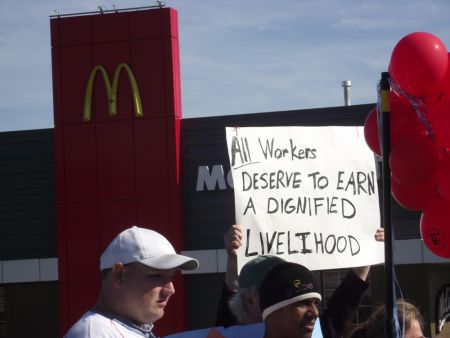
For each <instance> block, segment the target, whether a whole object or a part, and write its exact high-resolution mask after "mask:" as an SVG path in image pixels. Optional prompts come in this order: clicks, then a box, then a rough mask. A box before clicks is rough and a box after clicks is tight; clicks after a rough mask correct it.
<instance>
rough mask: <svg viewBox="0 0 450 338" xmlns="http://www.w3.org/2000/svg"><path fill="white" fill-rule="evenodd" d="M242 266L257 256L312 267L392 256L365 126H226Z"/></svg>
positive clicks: (364, 262) (371, 261)
mask: <svg viewBox="0 0 450 338" xmlns="http://www.w3.org/2000/svg"><path fill="white" fill-rule="evenodd" d="M226 134H227V145H228V155H229V159H230V167H231V172H232V175H233V182H234V195H235V209H236V222H237V223H238V224H240V225H241V226H242V233H243V245H242V246H241V248H240V250H239V252H238V268H239V270H240V268H241V267H242V266H243V265H244V264H245V263H246V262H247V261H249V260H251V259H252V258H254V257H256V256H257V255H262V254H266V255H267V254H270V255H277V256H281V257H283V258H284V259H286V260H288V261H292V262H297V263H300V264H302V265H305V266H306V267H308V268H309V269H311V270H322V269H337V268H346V267H354V266H363V265H372V264H377V263H381V262H383V261H384V249H383V243H380V242H376V241H375V239H374V234H375V231H376V229H377V228H378V227H379V226H380V211H379V201H378V190H377V182H376V168H375V160H374V156H373V153H372V152H371V151H370V149H369V148H368V147H367V145H366V143H365V140H364V132H363V129H362V128H361V127H243V128H239V127H237V128H232V127H228V128H226Z"/></svg>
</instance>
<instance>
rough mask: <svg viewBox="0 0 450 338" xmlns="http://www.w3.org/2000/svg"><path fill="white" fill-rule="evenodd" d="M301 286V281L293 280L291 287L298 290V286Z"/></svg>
mask: <svg viewBox="0 0 450 338" xmlns="http://www.w3.org/2000/svg"><path fill="white" fill-rule="evenodd" d="M301 284H302V281H301V280H300V279H295V280H293V281H292V285H293V286H294V288H296V289H298V288H299V287H300V285H301Z"/></svg>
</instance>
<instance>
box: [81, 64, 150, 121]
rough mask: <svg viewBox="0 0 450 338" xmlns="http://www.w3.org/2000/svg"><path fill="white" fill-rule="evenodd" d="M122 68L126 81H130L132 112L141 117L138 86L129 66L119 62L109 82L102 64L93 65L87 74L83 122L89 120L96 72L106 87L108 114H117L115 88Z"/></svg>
mask: <svg viewBox="0 0 450 338" xmlns="http://www.w3.org/2000/svg"><path fill="white" fill-rule="evenodd" d="M122 70H124V71H125V72H126V74H127V77H128V81H129V82H130V86H131V93H132V95H133V105H134V113H135V115H136V116H137V117H141V116H143V115H144V112H143V110H142V103H141V96H140V94H139V87H138V85H137V82H136V78H135V77H134V74H133V72H132V70H131V68H130V67H129V66H128V65H127V64H126V63H120V64H119V65H118V66H117V67H116V70H115V71H114V76H113V80H112V84H111V81H110V80H109V76H108V73H107V72H106V70H105V68H104V67H103V66H102V65H98V66H95V67H94V69H92V71H91V73H90V74H89V79H88V82H87V86H86V94H85V96H84V109H83V121H84V122H89V121H90V120H91V109H92V94H93V91H94V83H95V77H96V75H97V73H98V72H100V74H101V75H102V78H103V83H104V84H105V88H106V95H107V96H108V113H109V115H110V116H113V115H117V88H118V86H119V79H120V72H121V71H122Z"/></svg>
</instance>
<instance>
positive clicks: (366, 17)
mask: <svg viewBox="0 0 450 338" xmlns="http://www.w3.org/2000/svg"><path fill="white" fill-rule="evenodd" d="M154 3H155V2H153V1H150V2H144V1H135V0H128V1H124V0H115V1H114V2H113V1H112V2H100V1H99V2H97V1H88V0H70V1H69V0H58V1H57V0H39V1H32V0H0V74H1V75H0V131H7V130H24V129H38V128H51V127H53V106H52V104H53V103H52V84H51V60H50V31H49V16H50V15H52V14H54V13H55V12H54V10H57V11H59V12H60V13H61V14H66V13H74V12H84V11H94V10H96V9H97V7H98V6H102V7H104V8H106V9H112V7H113V4H115V5H116V6H117V7H118V8H119V9H120V8H129V7H136V6H147V5H153V4H154ZM165 3H166V6H170V7H173V8H176V9H177V10H178V17H179V33H180V58H181V83H182V104H183V117H186V118H189V117H203V116H216V115H228V114H244V113H256V112H267V111H278V110H289V109H305V108H313V107H331V106H340V105H343V102H344V100H343V89H342V87H341V82H342V81H343V80H351V81H352V89H351V97H352V103H353V104H363V103H371V102H375V101H376V96H377V93H376V85H377V81H378V79H379V77H380V73H381V72H382V71H385V70H386V69H387V67H388V64H389V59H390V55H391V52H392V49H393V48H394V46H395V44H396V43H397V42H398V41H399V40H400V39H401V38H402V37H403V36H405V35H407V34H409V33H412V32H415V31H426V32H429V33H432V34H434V35H436V36H437V37H438V38H440V39H441V40H442V41H443V42H444V44H445V45H446V46H447V49H448V48H450V17H449V13H450V2H449V1H448V0H441V1H439V0H436V1H427V0H420V1H414V0H413V1H411V0H410V1H406V0H404V1H396V0H389V1H387V0H378V1H373V0H372V1H364V0H340V1H336V0H283V1H266V0H258V1H256V0H247V1H234V0H191V1H175V0H166V1H165Z"/></svg>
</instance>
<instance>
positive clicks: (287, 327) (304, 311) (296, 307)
mask: <svg viewBox="0 0 450 338" xmlns="http://www.w3.org/2000/svg"><path fill="white" fill-rule="evenodd" d="M319 307H320V301H319V300H318V299H316V298H310V299H306V300H302V301H299V302H296V303H293V304H291V305H288V306H285V307H283V308H281V309H279V310H276V311H275V312H273V313H271V314H270V315H269V316H268V317H267V319H266V321H269V320H270V321H271V325H273V326H274V327H275V326H276V330H277V331H278V332H279V335H278V336H279V337H280V338H281V337H283V338H294V337H295V338H309V337H311V336H312V332H313V329H314V324H315V322H316V319H317V317H318V316H319Z"/></svg>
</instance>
